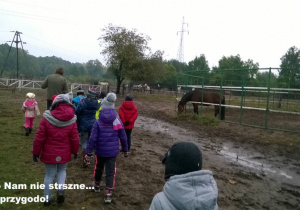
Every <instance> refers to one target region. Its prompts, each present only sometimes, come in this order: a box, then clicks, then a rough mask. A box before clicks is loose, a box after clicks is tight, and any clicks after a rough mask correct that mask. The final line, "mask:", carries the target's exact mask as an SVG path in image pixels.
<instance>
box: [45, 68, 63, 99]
mask: <svg viewBox="0 0 300 210" xmlns="http://www.w3.org/2000/svg"><path fill="white" fill-rule="evenodd" d="M41 88H42V89H46V88H47V100H52V96H54V95H58V94H64V93H67V92H68V85H67V80H66V79H65V78H64V77H63V76H62V75H60V74H51V75H49V76H48V77H47V78H46V79H45V80H44V81H43V82H42V84H41Z"/></svg>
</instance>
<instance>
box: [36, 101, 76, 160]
mask: <svg viewBox="0 0 300 210" xmlns="http://www.w3.org/2000/svg"><path fill="white" fill-rule="evenodd" d="M74 112H75V110H74V107H73V106H71V105H69V104H59V105H58V106H57V107H56V108H55V109H53V110H52V111H49V110H47V111H45V112H44V115H43V116H44V117H43V119H42V120H41V122H40V125H39V128H38V130H37V132H36V134H35V138H34V141H33V151H32V154H33V155H40V160H41V161H42V162H44V163H49V164H63V163H66V162H69V161H70V160H71V158H72V154H77V152H78V149H79V136H78V131H77V125H76V115H75V114H74Z"/></svg>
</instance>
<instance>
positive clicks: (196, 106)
mask: <svg viewBox="0 0 300 210" xmlns="http://www.w3.org/2000/svg"><path fill="white" fill-rule="evenodd" d="M193 106H194V113H195V114H199V113H198V104H195V103H194V104H193Z"/></svg>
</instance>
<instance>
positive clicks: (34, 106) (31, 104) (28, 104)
mask: <svg viewBox="0 0 300 210" xmlns="http://www.w3.org/2000/svg"><path fill="white" fill-rule="evenodd" d="M22 111H23V112H24V113H25V117H35V116H40V110H39V107H38V103H37V102H36V101H35V100H34V99H27V100H26V101H25V102H24V103H23V105H22Z"/></svg>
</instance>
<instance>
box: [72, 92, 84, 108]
mask: <svg viewBox="0 0 300 210" xmlns="http://www.w3.org/2000/svg"><path fill="white" fill-rule="evenodd" d="M83 99H85V96H84V90H82V89H81V88H79V89H78V90H77V96H76V97H74V98H73V100H72V103H73V104H74V105H75V107H76V108H77V105H78V103H79V101H81V100H83Z"/></svg>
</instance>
